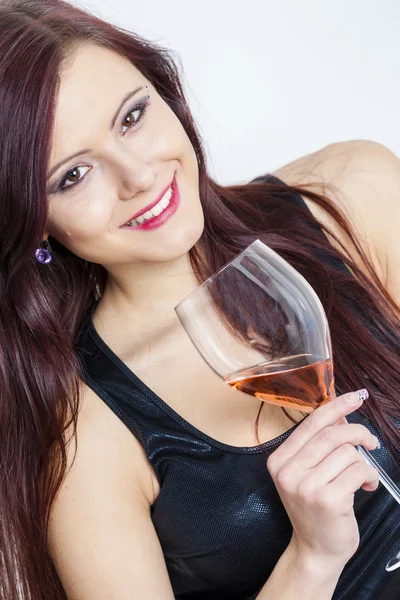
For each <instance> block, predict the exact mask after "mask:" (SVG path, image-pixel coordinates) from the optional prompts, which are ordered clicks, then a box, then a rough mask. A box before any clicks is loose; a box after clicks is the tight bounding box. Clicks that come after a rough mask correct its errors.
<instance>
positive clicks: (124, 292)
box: [0, 0, 400, 600]
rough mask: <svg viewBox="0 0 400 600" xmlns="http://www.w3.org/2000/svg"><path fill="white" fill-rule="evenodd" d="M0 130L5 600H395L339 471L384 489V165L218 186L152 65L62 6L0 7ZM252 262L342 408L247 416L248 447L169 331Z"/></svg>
mask: <svg viewBox="0 0 400 600" xmlns="http://www.w3.org/2000/svg"><path fill="white" fill-rule="evenodd" d="M0 107H1V120H0V123H1V140H2V144H1V149H0V152H1V160H0V165H1V167H0V168H1V172H0V197H1V204H0V206H1V208H0V210H1V214H0V232H1V235H0V252H1V263H0V285H1V289H0V328H1V332H2V344H1V345H0V358H1V360H0V365H1V369H0V390H1V391H0V394H1V396H0V398H1V402H0V443H1V448H0V450H1V451H0V461H1V462H0V478H1V479H0V481H1V485H0V494H1V495H0V502H1V504H0V515H1V517H2V518H0V523H1V536H0V539H1V542H0V544H1V545H0V548H1V559H2V561H1V575H2V576H1V578H0V580H1V584H0V588H1V594H0V595H1V597H4V598H7V600H16V599H17V598H18V599H19V598H24V600H25V599H28V598H29V599H31V600H39V599H42V598H43V599H44V598H45V599H46V600H55V599H57V600H59V599H61V598H68V599H70V600H78V599H79V600H82V599H84V600H92V599H96V600H102V599H106V598H107V599H108V600H109V599H111V598H113V599H118V600H124V599H128V598H129V599H136V598H137V599H141V600H142V599H144V598H145V599H146V600H147V599H149V600H152V599H157V600H167V599H168V600H169V599H170V598H173V597H176V598H181V599H189V598H191V599H194V598H199V599H200V598H201V599H207V600H210V599H215V598H218V599H223V598H237V599H239V598H240V599H250V598H258V599H260V600H263V599H272V598H274V599H277V598H279V599H280V600H286V599H289V598H294V597H296V598H297V600H309V599H315V598H318V599H319V600H325V599H328V598H335V599H336V600H339V599H340V600H344V599H346V600H350V599H351V600H358V599H359V600H369V599H372V598H373V599H374V600H376V599H377V598H385V599H392V598H393V599H394V598H395V597H396V589H398V584H399V575H398V573H399V571H398V570H397V571H393V572H392V573H387V572H386V571H385V569H384V566H385V564H386V562H387V561H388V560H389V558H391V557H392V556H393V555H394V554H395V553H396V552H397V551H398V546H399V533H400V524H399V521H400V520H399V512H398V505H397V504H396V503H395V501H394V500H393V499H392V498H391V496H390V495H389V494H388V493H387V492H386V490H385V489H383V488H382V486H379V487H378V478H377V473H376V471H375V469H373V468H372V467H371V466H369V465H367V464H366V463H365V462H364V460H363V459H362V457H361V456H360V454H359V453H358V452H357V451H356V449H355V447H354V446H355V445H357V444H362V445H364V446H365V447H366V448H368V449H369V450H371V451H372V450H375V449H377V447H378V440H377V439H376V436H377V437H378V438H379V440H380V444H381V446H380V450H379V449H378V450H376V452H375V455H376V457H377V459H378V460H379V461H380V463H381V464H382V465H383V467H384V468H385V469H387V470H388V471H389V473H390V474H391V476H392V477H393V478H394V479H395V480H396V481H397V482H398V481H399V468H398V456H399V455H398V453H399V451H400V439H399V429H398V423H399V418H400V406H399V400H398V388H399V384H400V375H399V372H400V370H399V366H400V358H399V356H400V337H399V320H398V315H399V313H398V301H399V297H400V277H399V272H400V271H399V269H398V268H397V267H398V263H399V255H400V250H399V245H398V243H397V225H398V215H399V208H398V207H399V203H398V194H399V190H400V163H399V160H398V159H397V158H396V157H395V156H394V155H393V154H391V152H390V151H388V150H387V149H385V148H383V147H381V146H380V145H378V144H374V143H367V142H349V143H343V144H335V145H332V146H328V147H327V148H324V149H323V150H321V151H319V152H316V153H315V154H312V155H310V156H306V157H305V158H303V159H301V160H299V161H297V162H295V163H294V164H290V165H288V166H286V167H284V168H283V169H281V170H279V171H278V172H277V173H275V177H269V176H265V177H261V178H259V179H257V180H255V181H254V182H252V183H251V184H248V185H243V186H234V187H222V186H219V185H217V184H216V183H215V182H213V181H212V180H211V179H210V177H209V176H208V175H207V172H206V168H205V163H204V156H203V152H202V147H201V142H200V139H199V136H198V134H197V132H196V129H195V125H194V123H193V120H192V118H191V115H190V113H189V110H188V107H187V104H186V102H185V98H184V96H183V93H182V89H181V86H180V83H179V78H178V75H177V71H176V68H175V66H174V64H173V62H172V61H171V59H170V58H169V56H168V54H167V53H166V52H165V51H163V50H160V49H159V48H155V47H153V46H152V45H150V44H149V43H147V42H146V41H144V40H142V39H140V38H138V37H136V36H133V35H132V34H129V33H126V32H123V31H120V30H117V29H116V28H114V27H112V26H111V25H109V24H106V23H103V22H102V21H100V20H98V19H96V18H95V17H93V16H89V15H87V14H85V13H84V12H81V11H79V10H78V9H76V8H73V7H72V6H70V5H68V4H66V3H63V2H61V1H59V0H8V1H6V2H3V4H2V6H1V8H0ZM321 183H328V184H330V185H327V186H325V187H323V186H322V187H321V186H320V187H318V184H321ZM300 194H302V196H301V195H300ZM328 196H329V199H328ZM326 236H328V237H326ZM256 238H260V239H262V240H264V241H265V242H266V243H267V244H269V245H270V246H271V247H272V248H274V249H275V250H277V251H278V252H279V253H280V254H281V255H282V256H283V257H284V258H286V259H287V260H288V261H289V262H290V263H291V264H293V265H294V266H295V267H296V268H297V269H298V270H299V271H300V272H301V273H302V274H303V275H304V276H305V277H306V278H307V279H308V280H309V281H310V283H311V284H312V285H313V286H314V288H315V290H316V291H317V293H318V295H319V296H320V298H321V300H322V302H323V304H324V307H325V309H326V311H327V314H328V318H329V322H330V326H331V331H332V339H333V347H334V353H335V357H336V374H337V375H336V377H337V389H338V390H339V392H340V393H341V394H343V395H342V396H340V397H338V398H337V399H335V400H333V401H332V402H330V403H328V404H327V405H325V406H323V407H321V408H320V409H318V410H317V411H316V412H315V413H314V414H312V415H311V416H309V417H308V418H307V419H305V420H302V415H301V414H299V413H296V412H295V411H290V412H289V411H287V412H285V413H284V412H283V411H282V410H281V409H280V408H278V407H274V406H269V405H265V406H264V410H263V411H262V413H261V419H260V423H259V435H260V438H261V440H262V442H263V443H262V444H261V446H257V445H255V440H254V422H255V418H256V415H257V412H258V408H259V406H258V402H257V401H256V400H255V399H252V398H250V397H248V398H246V399H245V400H244V397H243V396H242V395H241V394H238V393H237V392H235V391H233V390H230V389H228V388H225V387H224V386H223V385H222V384H221V382H220V381H219V380H217V379H216V377H215V376H214V374H213V373H212V372H210V370H209V369H208V368H207V367H206V366H205V365H204V364H203V361H202V359H201V358H200V357H199V356H198V355H197V353H196V351H195V350H194V349H193V348H192V346H191V343H190V341H189V340H188V339H187V337H186V335H185V333H184V331H183V330H182V328H181V327H180V325H179V322H178V321H177V318H176V316H175V313H174V310H173V307H174V306H175V305H176V304H177V303H178V302H179V301H180V300H181V299H182V298H184V297H185V296H186V295H187V294H188V293H189V292H191V291H192V290H193V289H195V287H196V286H197V285H198V283H199V282H200V281H202V280H204V279H205V278H206V277H207V276H209V275H210V274H211V273H213V272H214V271H215V270H216V269H218V268H219V267H220V266H222V265H223V264H225V263H226V262H227V261H228V260H229V259H230V258H232V257H233V256H234V255H235V254H237V253H238V252H239V251H240V250H242V249H243V248H244V247H246V246H247V245H248V244H249V243H250V242H251V241H253V240H254V239H256ZM363 388H368V391H369V395H370V397H369V398H368V399H367V396H368V394H367V392H365V390H363ZM354 390H361V392H355V391H354ZM346 415H347V416H348V419H349V421H350V424H349V425H340V424H338V421H339V420H340V418H341V417H343V416H346ZM361 423H363V424H361ZM76 442H77V443H76ZM266 455H267V456H268V463H267V466H266ZM360 488H361V489H360ZM366 492H368V493H366ZM353 504H354V506H353Z"/></svg>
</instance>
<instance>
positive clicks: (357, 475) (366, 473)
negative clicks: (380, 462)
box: [329, 462, 379, 514]
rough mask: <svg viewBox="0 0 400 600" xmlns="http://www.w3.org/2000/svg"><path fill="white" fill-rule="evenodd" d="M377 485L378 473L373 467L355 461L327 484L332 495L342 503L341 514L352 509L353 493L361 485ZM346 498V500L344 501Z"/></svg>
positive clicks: (374, 487)
mask: <svg viewBox="0 0 400 600" xmlns="http://www.w3.org/2000/svg"><path fill="white" fill-rule="evenodd" d="M378 485H379V473H378V471H377V470H376V469H374V467H372V466H371V465H368V464H367V463H366V462H355V463H353V464H352V465H350V466H349V467H347V469H345V470H344V471H342V473H340V475H338V476H337V477H336V479H334V480H333V481H332V483H330V484H329V487H330V489H331V492H332V495H333V497H336V498H337V501H338V502H342V503H343V511H344V512H343V514H348V512H349V511H351V510H353V506H354V493H355V492H356V491H357V490H359V489H360V488H361V487H364V486H366V487H372V488H373V489H376V488H377V486H378ZM346 498H347V501H346Z"/></svg>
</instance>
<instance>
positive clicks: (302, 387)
mask: <svg viewBox="0 0 400 600" xmlns="http://www.w3.org/2000/svg"><path fill="white" fill-rule="evenodd" d="M311 359H312V357H311V356H310V355H307V354H302V355H299V356H291V357H290V358H284V359H280V360H278V361H274V362H269V363H263V364H261V365H258V366H256V367H252V368H250V369H246V370H243V371H238V372H236V373H232V374H231V375H229V376H228V377H226V378H225V383H227V384H228V385H229V386H231V387H232V388H234V389H236V390H239V391H241V392H245V393H246V394H250V395H251V396H254V397H255V398H258V399H260V400H263V401H264V402H269V403H270V404H277V405H278V406H285V407H287V408H292V409H294V410H299V411H302V412H312V411H313V410H314V409H315V408H318V406H320V405H321V404H324V403H325V402H327V401H328V400H330V399H331V398H332V397H333V394H334V379H333V368H332V361H330V360H323V361H319V362H312V361H311Z"/></svg>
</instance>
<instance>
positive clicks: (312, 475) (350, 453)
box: [299, 444, 365, 490]
mask: <svg viewBox="0 0 400 600" xmlns="http://www.w3.org/2000/svg"><path fill="white" fill-rule="evenodd" d="M357 462H360V463H362V464H365V459H364V457H363V456H361V454H360V453H359V452H357V450H356V449H355V447H354V446H352V445H351V444H344V445H343V446H340V447H339V448H336V450H334V451H333V452H331V454H329V456H327V457H326V458H325V459H324V460H323V461H321V462H320V463H319V465H318V466H317V467H315V468H314V469H312V470H311V471H306V472H305V474H304V475H305V477H304V481H303V482H302V483H300V484H299V485H300V486H307V487H309V488H310V490H313V489H318V488H321V487H322V486H324V485H327V484H329V483H332V481H334V480H335V479H336V478H337V477H339V475H340V474H341V473H343V472H344V471H345V470H346V469H347V468H348V467H350V466H351V465H353V464H354V463H357Z"/></svg>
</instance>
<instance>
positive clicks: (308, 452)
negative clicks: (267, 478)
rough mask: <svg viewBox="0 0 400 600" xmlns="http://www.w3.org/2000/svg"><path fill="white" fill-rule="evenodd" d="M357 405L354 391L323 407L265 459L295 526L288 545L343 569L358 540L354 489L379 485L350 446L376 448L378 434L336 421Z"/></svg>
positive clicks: (366, 489)
mask: <svg viewBox="0 0 400 600" xmlns="http://www.w3.org/2000/svg"><path fill="white" fill-rule="evenodd" d="M361 404H362V398H361V396H360V394H359V393H358V392H354V393H351V394H345V395H343V396H339V397H337V398H335V399H334V400H332V401H331V402H328V403H327V404H325V405H323V406H321V407H320V408H318V409H317V410H315V411H314V412H313V413H312V414H311V415H310V416H309V417H307V418H306V419H304V421H303V422H302V423H301V424H300V425H299V426H298V427H297V428H296V429H295V430H294V432H293V433H292V434H291V435H290V436H289V437H288V438H287V440H285V442H284V443H283V444H282V445H281V446H280V447H279V448H278V449H277V450H276V451H275V452H274V453H273V454H271V455H270V457H269V458H268V462H267V467H268V471H269V472H270V474H271V477H272V479H273V481H274V483H275V486H276V488H277V490H278V493H279V495H280V497H281V500H282V502H283V504H284V506H285V509H286V512H287V514H288V515H289V518H290V520H291V523H292V526H293V536H292V540H291V542H290V545H291V546H292V547H293V548H295V551H296V552H297V553H299V554H301V555H302V556H306V557H311V558H312V559H313V560H314V559H315V560H317V561H320V562H321V561H322V562H323V563H324V564H325V563H327V564H328V565H329V567H330V568H334V567H335V566H339V567H340V568H341V569H342V568H343V567H344V565H345V564H346V562H347V561H348V560H349V559H350V558H351V557H352V556H353V554H354V553H355V552H356V550H357V548H358V545H359V541H360V539H359V531H358V525H357V521H356V519H355V516H354V510H353V504H354V493H355V492H356V490H358V489H359V488H360V487H361V488H363V489H364V490H365V491H373V490H376V488H377V487H378V484H379V476H378V472H377V471H376V469H374V468H373V467H372V466H370V465H368V464H367V463H366V462H365V459H364V458H363V456H362V455H361V454H360V453H359V452H357V450H356V448H355V447H354V446H356V445H358V444H360V445H362V446H365V447H366V448H367V449H369V450H374V449H375V448H376V447H377V438H376V437H375V436H374V435H372V433H370V431H368V429H367V428H366V427H364V426H363V425H357V424H338V421H340V419H342V418H343V417H344V416H346V415H348V414H350V413H351V412H353V411H354V410H356V409H357V408H359V407H360V406H361Z"/></svg>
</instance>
